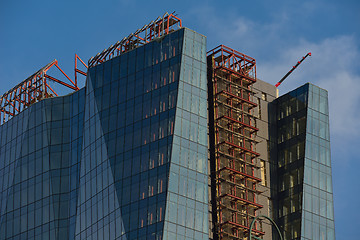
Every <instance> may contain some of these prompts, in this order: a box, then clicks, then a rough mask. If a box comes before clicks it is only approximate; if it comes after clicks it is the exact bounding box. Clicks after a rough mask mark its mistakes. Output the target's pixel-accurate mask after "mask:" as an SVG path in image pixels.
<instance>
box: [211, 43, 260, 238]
mask: <svg viewBox="0 0 360 240" xmlns="http://www.w3.org/2000/svg"><path fill="white" fill-rule="evenodd" d="M208 81H209V82H208V84H209V86H208V87H209V98H210V101H209V105H211V104H212V105H213V106H209V109H210V110H209V120H210V124H211V125H214V130H213V132H211V131H210V139H212V140H211V141H212V143H211V144H210V148H211V150H210V152H212V155H211V156H210V167H211V178H212V181H213V183H215V184H212V198H213V199H214V201H213V203H212V204H213V206H212V207H213V218H214V221H213V222H214V223H215V226H214V228H215V231H214V232H215V235H216V237H217V238H216V239H219V240H228V239H244V238H246V236H247V235H248V232H249V231H250V224H251V221H252V220H253V219H254V217H255V216H256V211H257V210H258V209H260V208H262V205H260V204H258V203H256V196H257V195H258V194H260V192H259V191H258V190H257V189H256V186H257V184H258V183H259V182H261V179H259V178H257V177H256V176H255V174H254V173H255V171H254V170H255V169H257V168H258V167H257V166H256V158H257V157H258V156H259V154H258V153H257V152H256V150H255V148H256V143H257V142H256V141H255V139H254V136H255V133H256V132H257V131H258V130H259V129H258V128H256V127H255V126H254V125H255V118H256V117H255V116H254V115H253V112H252V111H253V109H254V108H255V107H256V106H257V104H256V103H254V102H252V101H251V96H252V95H253V94H254V93H253V92H252V90H251V85H252V84H253V83H254V82H256V61H255V59H253V58H251V57H249V56H246V55H245V54H242V53H240V52H237V51H235V50H233V49H231V48H229V47H226V46H224V45H220V46H218V47H216V48H214V49H213V50H211V51H209V52H208ZM251 231H252V232H253V234H254V235H255V236H262V235H263V234H264V232H262V231H261V230H260V229H259V228H258V227H257V226H256V225H255V226H254V228H252V230H251ZM214 239H215V238H214Z"/></svg>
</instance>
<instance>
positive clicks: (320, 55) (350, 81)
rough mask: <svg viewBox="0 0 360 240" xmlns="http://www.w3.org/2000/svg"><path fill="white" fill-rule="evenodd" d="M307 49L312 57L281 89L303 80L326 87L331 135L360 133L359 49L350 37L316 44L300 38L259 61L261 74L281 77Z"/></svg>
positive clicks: (356, 134)
mask: <svg viewBox="0 0 360 240" xmlns="http://www.w3.org/2000/svg"><path fill="white" fill-rule="evenodd" d="M308 51H311V52H312V56H311V57H310V58H308V59H306V60H305V61H304V62H303V64H301V65H300V66H299V67H298V69H296V70H295V71H294V72H293V74H292V75H290V76H289V77H288V79H287V80H285V81H284V83H283V84H282V85H281V86H280V87H279V88H280V91H281V92H282V93H285V92H287V91H289V90H291V89H293V88H295V87H297V86H299V85H302V84H304V83H306V82H311V83H314V84H315V85H317V86H319V87H322V88H324V89H326V90H328V92H329V105H330V124H331V125H330V127H331V132H332V136H336V137H337V138H339V137H340V138H342V137H344V136H345V135H346V136H347V138H349V137H356V136H359V135H360V121H358V119H359V118H360V112H359V111H358V110H357V109H358V106H359V105H360V94H359V92H360V75H359V72H358V71H357V68H358V67H359V59H360V52H359V49H358V48H357V45H356V40H355V38H354V37H353V36H339V37H334V38H327V39H324V40H323V41H321V42H319V43H311V42H308V41H305V40H302V41H300V43H299V44H298V45H297V46H295V47H292V48H289V49H284V51H283V52H282V53H279V55H278V57H277V58H276V59H274V61H271V62H266V63H262V64H259V66H258V72H259V75H260V77H261V78H263V79H264V80H265V81H270V79H271V80H272V79H274V80H275V79H280V78H281V77H282V76H283V75H285V73H286V72H287V71H288V70H290V68H291V67H292V65H294V64H296V62H297V61H298V60H299V59H300V58H301V56H304V55H305V54H306V53H307V52H308ZM274 80H272V82H276V81H274ZM342 140H344V139H342ZM349 140H350V139H349Z"/></svg>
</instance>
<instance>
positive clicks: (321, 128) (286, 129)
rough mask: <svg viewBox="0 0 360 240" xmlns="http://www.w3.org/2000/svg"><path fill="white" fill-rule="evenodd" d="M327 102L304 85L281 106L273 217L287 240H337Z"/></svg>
mask: <svg viewBox="0 0 360 240" xmlns="http://www.w3.org/2000/svg"><path fill="white" fill-rule="evenodd" d="M327 97H328V96H327V91H326V90H323V89H321V88H319V87H317V86H314V85H312V84H305V85H304V86H302V87H299V88H298V89H296V90H294V91H291V92H290V93H288V94H286V95H284V96H282V97H280V98H278V99H277V100H276V105H277V110H278V111H277V132H278V133H277V155H278V158H277V159H278V161H277V164H278V168H277V178H278V181H277V182H275V184H277V186H276V188H277V197H276V198H277V204H276V205H277V206H278V207H277V208H276V212H275V213H274V215H275V216H276V217H277V220H278V223H279V225H280V226H281V227H282V229H283V231H284V236H285V238H286V239H335V230H334V213H333V194H332V179H331V161H330V137H329V113H328V100H327V99H328V98H327Z"/></svg>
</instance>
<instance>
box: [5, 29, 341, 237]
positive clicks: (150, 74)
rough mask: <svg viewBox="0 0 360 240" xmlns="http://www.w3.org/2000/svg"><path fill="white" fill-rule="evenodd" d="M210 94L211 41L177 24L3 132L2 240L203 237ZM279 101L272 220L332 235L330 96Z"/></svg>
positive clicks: (310, 233)
mask: <svg viewBox="0 0 360 240" xmlns="http://www.w3.org/2000/svg"><path fill="white" fill-rule="evenodd" d="M207 96H208V93H207V64H206V37H205V36H203V35H201V34H198V33H196V32H194V31H192V30H189V29H187V28H181V29H179V30H177V31H173V32H171V33H169V34H167V35H165V36H162V37H161V38H157V39H155V40H154V41H151V42H149V43H147V44H145V45H143V46H141V47H138V48H136V49H133V50H131V51H128V52H126V53H124V54H122V55H120V56H117V57H114V58H112V59H111V60H108V61H106V62H103V63H101V64H98V65H96V66H95V67H92V68H90V69H89V70H88V74H87V80H86V86H85V88H83V89H81V90H79V91H77V92H74V93H73V94H70V95H67V96H63V97H55V98H49V99H44V100H42V101H40V102H37V103H34V104H33V105H32V106H30V107H29V108H27V109H26V110H24V111H23V112H21V113H19V114H18V115H17V116H16V117H13V118H12V119H10V120H9V121H7V122H6V123H4V124H3V125H1V126H0V240H5V239H7V240H22V239H29V240H35V239H45V240H46V239H49V240H50V239H59V240H62V239H76V240H83V239H87V240H88V239H118V240H133V239H139V240H145V239H146V240H183V239H185V240H208V239H209V200H208V197H209V193H208V184H209V181H208V180H209V171H208V131H209V129H208V100H207ZM274 104H275V105H276V109H277V114H276V120H275V123H271V125H276V132H277V136H276V144H275V145H276V147H274V149H275V151H276V154H277V158H275V159H277V160H276V163H277V167H276V175H275V178H274V177H273V176H271V179H269V182H271V184H274V186H272V187H273V188H274V189H277V191H276V196H275V199H276V204H275V205H274V208H273V209H274V216H275V218H276V220H277V222H278V224H279V225H280V227H281V228H282V229H283V230H284V235H285V236H286V239H302V240H306V239H307V240H310V239H329V240H331V239H335V234H334V214H333V196H332V180H331V163H330V141H329V116H328V102H327V92H326V91H325V90H323V89H320V88H318V87H316V86H314V85H311V84H306V85H304V86H302V87H300V88H298V89H296V90H294V91H292V92H290V93H288V94H286V95H284V96H282V97H280V98H278V99H276V100H275V101H274ZM271 114H272V113H271ZM273 115H275V114H273ZM273 115H272V116H273ZM270 118H272V117H270V116H269V119H270ZM262 126H263V127H264V128H267V127H268V126H265V125H262ZM270 135H271V136H270V138H272V137H275V135H276V134H270ZM274 149H272V147H270V151H271V152H273V150H274ZM271 158H272V157H271ZM264 174H266V172H264ZM265 177H266V176H264V177H262V178H265ZM274 179H276V180H274ZM270 180H271V181H270ZM210 235H211V234H210Z"/></svg>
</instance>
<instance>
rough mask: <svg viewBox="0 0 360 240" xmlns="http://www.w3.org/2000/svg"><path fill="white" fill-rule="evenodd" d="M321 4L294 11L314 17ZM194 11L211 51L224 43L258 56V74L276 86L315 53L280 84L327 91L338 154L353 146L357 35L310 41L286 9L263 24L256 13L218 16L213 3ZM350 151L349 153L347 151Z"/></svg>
mask: <svg viewBox="0 0 360 240" xmlns="http://www.w3.org/2000/svg"><path fill="white" fill-rule="evenodd" d="M318 8H319V6H318V5H316V4H312V3H309V2H308V3H304V4H303V5H302V6H301V7H300V8H297V9H292V11H293V12H292V13H297V14H299V13H300V12H301V13H303V12H305V13H306V14H309V15H312V14H314V12H315V11H317V9H318ZM190 15H192V16H191V17H192V18H195V19H197V21H198V24H199V26H200V27H201V29H203V30H205V32H202V33H203V34H205V35H207V36H208V47H209V49H210V48H212V47H215V46H217V45H219V44H225V45H228V46H229V47H231V48H234V49H236V50H238V51H240V52H243V53H245V54H247V55H249V56H251V57H254V58H255V59H256V60H257V73H258V74H257V76H258V77H259V78H260V79H263V80H264V81H267V82H269V83H272V84H275V83H276V82H277V81H278V80H280V79H281V78H282V77H283V76H284V75H285V74H286V73H287V72H288V71H289V70H290V69H291V67H292V66H293V65H295V64H296V62H297V61H299V60H300V59H301V57H302V56H304V55H305V54H306V53H308V52H312V56H311V57H309V58H308V59H306V60H305V61H304V62H303V63H302V64H301V65H300V66H299V67H298V68H297V69H296V70H295V71H294V72H293V73H292V74H291V75H290V76H289V77H288V79H286V81H285V82H284V83H283V84H282V85H281V86H280V87H279V90H280V94H284V93H286V92H288V91H290V90H292V89H294V88H296V87H298V86H301V85H303V84H305V83H306V82H311V83H313V84H315V85H317V86H319V87H322V88H324V89H326V90H328V92H329V106H330V128H331V129H330V131H331V142H332V146H333V148H332V149H333V151H336V153H339V152H341V153H344V152H346V151H347V150H346V149H348V150H349V148H348V147H349V146H351V145H353V142H354V140H356V138H357V137H358V136H360V121H359V119H360V111H359V110H358V109H359V106H360V94H359V93H360V50H359V44H358V39H356V38H355V36H353V35H342V36H339V35H338V36H328V37H324V38H322V39H317V40H309V39H311V36H306V35H305V34H306V33H305V32H304V33H298V32H294V31H293V29H292V27H293V26H291V23H290V20H291V19H289V14H288V11H287V9H283V11H279V12H277V13H276V14H273V15H272V17H271V19H270V20H269V21H267V22H259V21H258V19H257V18H255V17H254V18H252V19H248V18H245V17H243V16H239V14H238V13H236V12H230V13H227V15H221V16H219V15H218V14H216V9H214V8H212V7H209V6H205V7H203V8H201V9H199V8H197V9H196V10H193V12H192V13H191V14H190ZM292 15H293V14H292ZM209 16H211V17H209ZM310 28H311V26H310ZM319 31H321V29H319ZM355 151H357V152H358V151H359V150H358V149H356V150H355ZM352 153H353V154H356V153H355V152H352ZM348 154H349V151H347V152H346V154H344V155H348Z"/></svg>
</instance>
